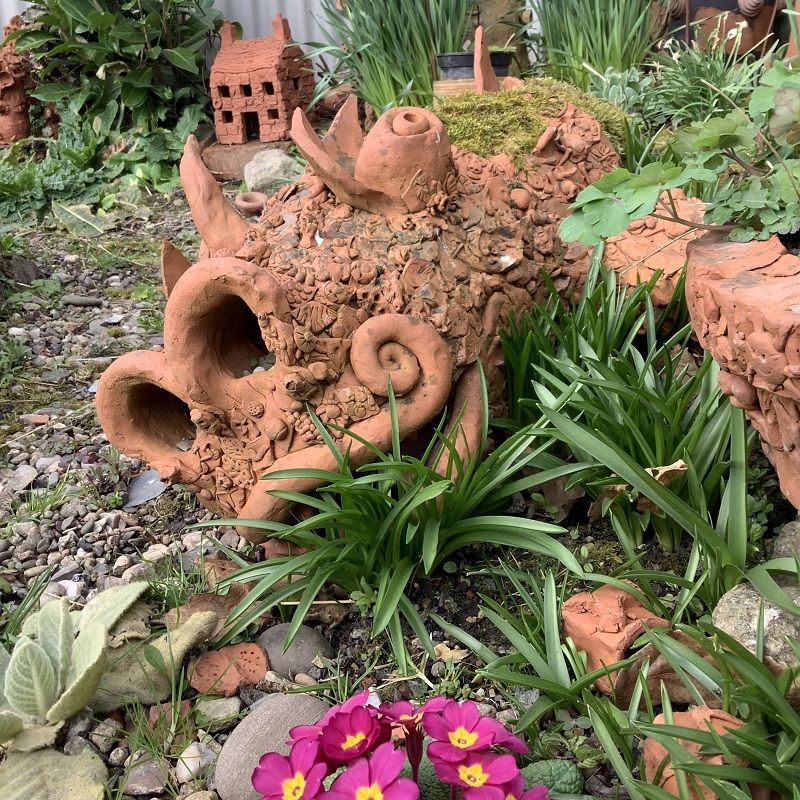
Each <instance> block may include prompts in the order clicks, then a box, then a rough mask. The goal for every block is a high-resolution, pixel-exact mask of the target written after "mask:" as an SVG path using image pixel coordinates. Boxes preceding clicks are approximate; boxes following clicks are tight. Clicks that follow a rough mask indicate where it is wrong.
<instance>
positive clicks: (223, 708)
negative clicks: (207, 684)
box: [194, 697, 242, 733]
mask: <svg viewBox="0 0 800 800" xmlns="http://www.w3.org/2000/svg"><path fill="white" fill-rule="evenodd" d="M241 710H242V701H241V700H240V699H239V698H238V697H220V698H214V699H211V700H200V701H199V702H198V703H197V704H196V705H195V707H194V719H195V722H197V724H198V725H199V726H200V727H201V728H203V729H204V730H207V731H209V733H214V732H216V731H221V730H224V729H225V728H230V727H232V726H233V724H234V723H235V722H236V720H237V718H238V717H239V712H240V711H241Z"/></svg>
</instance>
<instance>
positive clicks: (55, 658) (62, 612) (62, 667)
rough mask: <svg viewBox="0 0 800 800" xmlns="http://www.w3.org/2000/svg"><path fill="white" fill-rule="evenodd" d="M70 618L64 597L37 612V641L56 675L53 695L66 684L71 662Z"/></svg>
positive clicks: (72, 637) (67, 603) (71, 638)
mask: <svg viewBox="0 0 800 800" xmlns="http://www.w3.org/2000/svg"><path fill="white" fill-rule="evenodd" d="M74 636H75V635H74V633H73V632H72V620H71V619H70V616H69V601H68V600H67V599H66V597H62V598H59V599H58V600H54V601H53V602H51V603H48V604H47V605H46V606H44V608H42V610H41V611H40V612H39V625H38V634H37V641H38V643H39V644H40V645H41V647H42V648H43V649H44V651H45V652H46V653H47V655H48V657H49V659H50V663H51V664H52V665H53V670H54V671H55V675H56V690H55V696H56V697H58V695H59V694H61V692H62V691H63V690H64V687H65V686H66V685H67V673H68V672H69V668H70V664H71V662H72V642H73V639H74Z"/></svg>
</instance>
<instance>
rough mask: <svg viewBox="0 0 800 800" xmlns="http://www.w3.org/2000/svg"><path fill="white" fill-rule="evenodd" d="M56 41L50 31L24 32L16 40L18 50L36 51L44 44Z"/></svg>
mask: <svg viewBox="0 0 800 800" xmlns="http://www.w3.org/2000/svg"><path fill="white" fill-rule="evenodd" d="M52 41H55V39H54V37H53V35H52V34H51V33H50V32H49V31H22V33H21V34H20V35H19V36H18V37H17V38H16V39H15V46H16V48H17V50H20V51H21V50H35V49H36V48H38V47H41V46H42V45H43V44H47V43H48V42H52Z"/></svg>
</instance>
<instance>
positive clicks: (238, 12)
mask: <svg viewBox="0 0 800 800" xmlns="http://www.w3.org/2000/svg"><path fill="white" fill-rule="evenodd" d="M27 5H28V3H27V2H24V0H0V27H2V26H3V25H5V23H6V22H7V21H8V19H9V18H10V17H13V16H14V14H19V13H20V12H21V11H22V10H23V9H24V8H25V6H27ZM214 7H215V8H217V9H218V10H219V11H220V12H222V13H223V14H224V15H225V16H226V17H227V18H228V19H232V20H235V21H237V22H240V23H241V24H242V27H243V28H244V35H245V36H246V37H253V36H270V35H271V34H272V17H273V16H275V14H277V13H281V14H283V16H284V17H286V19H288V20H289V24H290V25H291V28H292V36H294V38H295V40H296V41H298V42H307V41H321V39H322V34H321V33H320V29H319V26H318V25H317V24H316V21H315V20H314V18H313V17H314V16H317V17H318V16H320V10H319V8H320V6H319V0H216V2H215V3H214Z"/></svg>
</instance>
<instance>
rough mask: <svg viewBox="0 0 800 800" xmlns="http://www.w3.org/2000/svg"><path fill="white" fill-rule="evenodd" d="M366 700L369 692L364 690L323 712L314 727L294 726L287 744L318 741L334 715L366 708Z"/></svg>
mask: <svg viewBox="0 0 800 800" xmlns="http://www.w3.org/2000/svg"><path fill="white" fill-rule="evenodd" d="M368 699H369V690H368V689H364V691H362V692H356V694H354V695H353V696H352V697H349V698H348V699H347V700H345V702H344V703H340V704H339V705H335V706H331V707H330V708H329V709H328V710H327V711H326V712H325V716H323V717H322V719H321V720H320V721H319V722H317V723H315V724H314V725H296V726H295V727H294V728H292V729H291V730H290V731H289V741H288V742H287V744H289V745H291V744H292V742H296V741H297V740H298V739H319V737H320V736H322V731H323V729H324V728H325V726H326V725H327V724H328V722H330V720H331V718H332V717H333V716H334V715H335V714H338V713H339V712H340V711H343V712H349V711H352V710H353V709H354V708H358V707H359V706H360V707H361V708H363V707H364V706H366V704H367V700H368Z"/></svg>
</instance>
